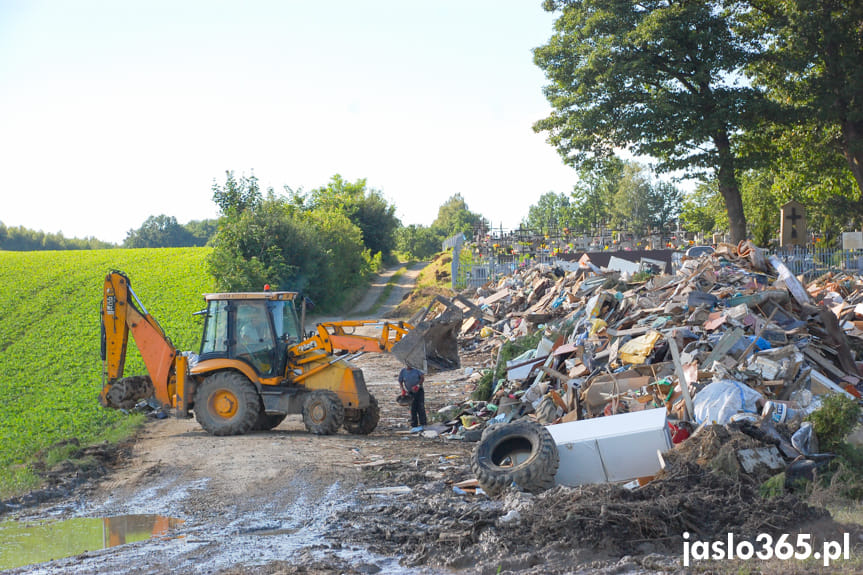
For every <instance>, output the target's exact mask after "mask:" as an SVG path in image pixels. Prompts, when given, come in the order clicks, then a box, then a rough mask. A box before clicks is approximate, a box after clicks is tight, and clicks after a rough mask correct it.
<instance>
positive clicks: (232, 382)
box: [195, 371, 261, 435]
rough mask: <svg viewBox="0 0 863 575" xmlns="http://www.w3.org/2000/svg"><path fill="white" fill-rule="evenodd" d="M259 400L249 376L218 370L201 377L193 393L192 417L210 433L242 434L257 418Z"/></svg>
mask: <svg viewBox="0 0 863 575" xmlns="http://www.w3.org/2000/svg"><path fill="white" fill-rule="evenodd" d="M260 410H261V399H260V398H259V397H258V392H257V390H256V389H255V386H254V385H253V384H252V382H251V381H249V380H248V378H247V377H246V376H244V375H242V374H240V373H237V372H235V371H220V372H217V373H214V374H213V375H211V376H210V377H208V378H207V379H205V380H204V383H202V384H201V385H200V387H198V390H197V392H196V393H195V419H197V420H198V423H200V424H201V427H203V428H204V429H205V430H206V431H208V432H209V433H212V434H213V435H241V434H243V433H246V432H249V431H251V430H252V429H253V428H254V427H255V424H256V423H257V421H258V414H259V413H260Z"/></svg>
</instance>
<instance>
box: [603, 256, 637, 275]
mask: <svg viewBox="0 0 863 575" xmlns="http://www.w3.org/2000/svg"><path fill="white" fill-rule="evenodd" d="M605 267H606V269H609V270H614V271H618V272H620V273H628V274H630V275H632V274H637V273H638V272H640V271H641V264H640V263H637V262H632V261H629V260H625V259H623V258H619V257H617V256H611V259H610V260H608V265H607V266H605Z"/></svg>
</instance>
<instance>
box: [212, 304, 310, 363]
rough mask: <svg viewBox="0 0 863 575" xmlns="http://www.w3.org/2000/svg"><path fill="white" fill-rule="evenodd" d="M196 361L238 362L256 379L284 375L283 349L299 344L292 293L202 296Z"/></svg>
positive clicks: (284, 360) (284, 355) (298, 326)
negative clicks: (202, 316)
mask: <svg viewBox="0 0 863 575" xmlns="http://www.w3.org/2000/svg"><path fill="white" fill-rule="evenodd" d="M204 298H205V299H206V301H207V310H206V320H205V322H204V335H203V337H202V339H201V353H200V358H201V359H202V360H205V359H215V358H226V359H238V360H241V361H243V362H245V363H247V364H248V365H250V366H251V367H252V368H253V369H254V370H255V371H256V372H257V374H258V375H259V376H262V377H266V376H277V375H281V374H284V372H285V362H286V360H287V349H288V347H289V346H290V345H293V344H295V343H297V342H298V341H300V339H301V337H302V333H303V332H302V326H301V324H300V320H299V319H298V317H297V310H296V307H295V305H294V304H295V301H296V300H298V299H299V295H298V294H297V293H295V292H269V291H268V292H250V293H214V294H204Z"/></svg>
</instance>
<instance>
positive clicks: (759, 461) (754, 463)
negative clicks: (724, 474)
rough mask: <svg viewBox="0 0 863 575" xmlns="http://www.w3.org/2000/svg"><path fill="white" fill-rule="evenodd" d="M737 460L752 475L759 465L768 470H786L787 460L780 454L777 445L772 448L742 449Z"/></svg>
mask: <svg viewBox="0 0 863 575" xmlns="http://www.w3.org/2000/svg"><path fill="white" fill-rule="evenodd" d="M737 459H738V460H739V461H740V465H742V466H743V469H745V470H746V473H752V472H753V471H755V469H756V468H757V467H758V466H759V465H764V466H766V467H767V469H770V470H773V471H779V470H781V469H785V460H784V459H782V456H781V455H780V454H779V450H778V449H776V446H775V445H771V446H770V447H756V448H754V449H741V450H740V451H738V452H737Z"/></svg>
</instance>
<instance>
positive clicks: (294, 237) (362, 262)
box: [208, 172, 380, 310]
mask: <svg viewBox="0 0 863 575" xmlns="http://www.w3.org/2000/svg"><path fill="white" fill-rule="evenodd" d="M213 199H214V201H215V202H216V203H217V204H218V205H219V208H220V211H221V214H222V217H221V219H220V221H219V231H218V233H217V234H216V236H215V238H214V239H213V241H212V245H213V251H212V253H211V255H210V258H209V260H208V262H209V266H210V271H211V273H212V274H213V276H214V277H215V278H216V281H217V283H218V284H219V288H220V289H225V290H229V291H248V290H260V289H261V288H262V287H263V286H264V284H270V285H271V286H272V287H273V288H275V289H285V290H293V291H301V292H304V293H305V294H307V295H309V296H311V297H312V299H314V300H315V302H316V303H317V304H319V305H320V306H321V308H323V309H330V310H332V309H335V308H337V306H338V305H339V304H340V303H341V302H342V301H343V300H344V297H345V293H346V290H347V289H349V288H351V287H353V286H356V285H358V283H359V282H361V281H362V280H363V278H365V277H367V275H368V273H369V272H370V271H371V264H372V262H375V263H376V264H379V263H380V258H379V257H378V258H376V259H375V258H372V257H371V254H370V250H369V249H367V248H366V247H365V245H364V244H363V241H362V232H361V230H360V228H359V227H358V226H357V225H356V224H354V223H353V222H352V221H351V220H350V219H349V217H348V215H347V213H346V210H345V208H344V206H341V205H338V204H336V203H326V202H324V203H321V204H320V205H317V206H316V207H310V205H303V197H302V196H300V195H298V194H293V195H292V196H291V197H283V196H279V195H277V194H275V193H274V192H273V190H272V189H270V190H267V193H266V195H264V194H262V193H261V191H260V188H259V186H258V184H257V180H256V179H255V178H254V177H252V178H245V177H243V178H239V179H237V178H235V177H234V176H233V174H232V173H231V172H228V174H227V178H226V182H225V184H224V185H219V184H214V186H213Z"/></svg>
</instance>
